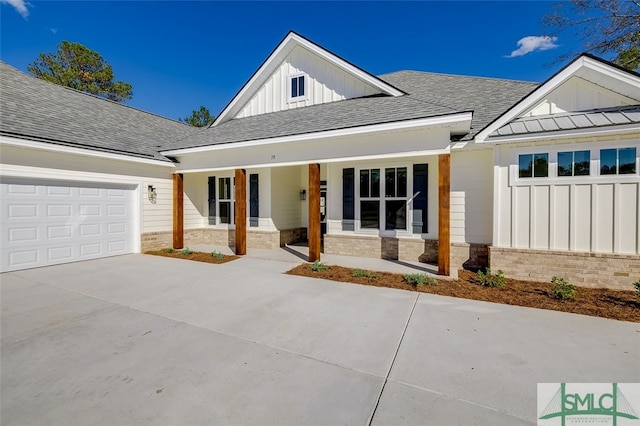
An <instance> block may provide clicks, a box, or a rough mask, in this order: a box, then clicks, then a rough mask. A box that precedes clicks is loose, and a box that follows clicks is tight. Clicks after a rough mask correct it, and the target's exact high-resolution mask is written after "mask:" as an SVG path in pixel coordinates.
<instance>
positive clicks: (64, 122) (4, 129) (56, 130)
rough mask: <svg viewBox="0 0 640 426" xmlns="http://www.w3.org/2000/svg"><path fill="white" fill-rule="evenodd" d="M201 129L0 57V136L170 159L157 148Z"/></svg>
mask: <svg viewBox="0 0 640 426" xmlns="http://www.w3.org/2000/svg"><path fill="white" fill-rule="evenodd" d="M195 132H197V129H195V128H193V127H190V126H187V125H185V124H183V123H180V122H177V121H173V120H170V119H167V118H164V117H160V116H157V115H154V114H151V113H147V112H144V111H140V110H138V109H135V108H131V107H128V106H126V105H122V104H119V103H116V102H112V101H108V100H105V99H102V98H99V97H96V96H92V95H88V94H85V93H82V92H79V91H76V90H73V89H69V88H66V87H62V86H59V85H56V84H51V83H48V82H46V81H43V80H40V79H37V78H35V77H31V76H29V75H26V74H24V73H22V72H21V71H18V70H17V69H15V68H13V67H11V66H9V65H7V64H5V63H4V62H1V61H0V134H3V135H6V136H15V137H18V138H26V139H31V140H39V141H44V142H48V143H53V144H59V145H65V146H73V147H78V148H88V149H92V150H98V151H104V152H111V153H120V154H126V155H133V156H137V157H142V158H149V159H156V160H163V161H169V160H168V159H167V158H166V157H164V156H162V155H160V154H159V153H158V146H160V145H167V144H171V143H173V142H175V141H176V140H177V139H179V138H184V137H186V136H189V135H192V134H194V133H195Z"/></svg>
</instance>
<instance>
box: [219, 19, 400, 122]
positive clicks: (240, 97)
mask: <svg viewBox="0 0 640 426" xmlns="http://www.w3.org/2000/svg"><path fill="white" fill-rule="evenodd" d="M297 45H299V46H302V47H304V48H305V49H307V50H309V51H311V52H313V53H315V54H316V55H318V56H320V57H322V58H323V59H325V60H327V61H328V62H330V63H332V64H334V65H335V66H337V67H339V68H342V69H344V70H345V71H347V72H349V73H351V74H353V75H354V76H356V77H358V78H360V79H362V80H364V81H366V82H367V83H368V84H371V85H372V86H374V87H377V88H378V89H380V90H381V91H383V92H384V93H387V94H389V95H391V96H401V95H403V94H404V93H403V92H402V91H400V90H398V89H396V88H395V87H393V86H391V85H390V84H388V83H385V82H384V81H382V80H381V79H379V78H377V77H375V76H373V75H371V74H369V73H367V72H365V71H363V70H361V69H360V68H358V67H356V66H354V65H352V64H350V63H349V62H347V61H345V60H344V59H342V58H340V57H338V56H337V55H335V54H333V53H331V52H329V51H328V50H326V49H324V48H322V47H320V46H318V45H316V44H314V43H312V42H311V41H309V40H307V39H305V38H304V37H302V36H300V35H298V34H296V33H294V32H293V31H292V32H290V33H289V34H288V35H287V36H286V37H285V38H284V39H283V40H282V41H281V42H280V44H279V45H278V46H277V47H276V48H275V49H274V51H273V52H271V54H270V55H269V56H268V57H267V59H266V60H265V61H264V62H263V63H262V65H260V67H258V69H257V70H256V71H255V72H254V73H253V75H252V76H251V77H250V78H249V80H248V81H247V82H246V83H245V84H244V86H242V88H241V89H240V91H239V92H238V93H237V94H236V95H235V96H234V97H233V99H232V100H231V102H229V104H228V105H227V106H226V107H225V108H224V110H222V112H221V113H220V115H219V116H218V118H217V119H216V120H215V121H214V122H213V124H211V126H210V127H215V126H217V125H219V124H222V123H224V122H225V121H228V120H229V119H231V118H232V117H230V116H232V115H234V114H235V113H237V110H238V109H239V108H237V107H238V105H239V104H243V103H244V102H246V101H248V100H249V99H247V98H248V97H249V96H251V95H252V94H253V92H254V91H255V90H256V86H259V85H261V84H262V83H263V82H264V81H265V80H266V77H268V75H266V74H267V73H270V72H272V71H273V69H274V68H275V67H274V66H273V65H274V64H280V62H282V61H283V60H284V58H285V57H286V56H287V55H288V54H289V53H290V52H291V51H292V50H293V49H294V48H295V47H296V46H297Z"/></svg>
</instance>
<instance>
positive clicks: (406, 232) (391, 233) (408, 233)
mask: <svg viewBox="0 0 640 426" xmlns="http://www.w3.org/2000/svg"><path fill="white" fill-rule="evenodd" d="M402 167H406V169H407V196H406V197H385V188H384V174H385V169H387V168H394V169H398V168H402ZM371 169H380V197H379V198H373V197H366V198H364V201H366V200H372V201H374V200H379V201H380V207H379V211H378V214H379V220H380V221H379V229H370V228H362V227H361V226H360V201H361V198H360V171H361V170H371ZM354 181H355V188H354V189H355V191H354V193H355V206H354V207H355V209H354V210H355V211H354V215H355V217H354V222H355V227H354V231H353V232H354V233H356V234H362V235H373V236H379V237H416V236H417V235H418V234H414V233H413V232H412V228H411V220H412V217H413V203H412V200H413V194H412V192H411V190H412V188H413V163H409V164H407V163H401V164H398V163H395V164H394V163H375V164H367V165H362V166H360V167H356V168H355V176H354ZM387 200H389V201H391V200H406V202H407V217H406V228H405V229H392V230H386V229H384V228H385V218H386V203H385V201H387ZM420 235H426V234H420Z"/></svg>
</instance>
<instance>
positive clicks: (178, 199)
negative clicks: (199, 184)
mask: <svg viewBox="0 0 640 426" xmlns="http://www.w3.org/2000/svg"><path fill="white" fill-rule="evenodd" d="M183 246H184V187H183V181H182V174H181V173H174V174H173V246H172V247H173V248H176V249H179V248H182V247H183Z"/></svg>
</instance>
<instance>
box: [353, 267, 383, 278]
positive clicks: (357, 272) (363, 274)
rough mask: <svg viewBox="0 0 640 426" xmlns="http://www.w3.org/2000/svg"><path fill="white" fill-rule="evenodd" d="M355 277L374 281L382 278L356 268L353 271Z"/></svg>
mask: <svg viewBox="0 0 640 426" xmlns="http://www.w3.org/2000/svg"><path fill="white" fill-rule="evenodd" d="M353 276H354V277H361V278H373V279H376V278H380V275H378V274H374V273H372V272H369V271H366V270H364V269H360V268H356V269H354V270H353Z"/></svg>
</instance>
